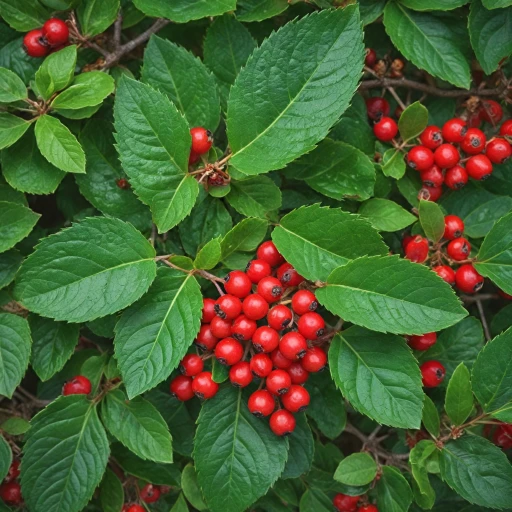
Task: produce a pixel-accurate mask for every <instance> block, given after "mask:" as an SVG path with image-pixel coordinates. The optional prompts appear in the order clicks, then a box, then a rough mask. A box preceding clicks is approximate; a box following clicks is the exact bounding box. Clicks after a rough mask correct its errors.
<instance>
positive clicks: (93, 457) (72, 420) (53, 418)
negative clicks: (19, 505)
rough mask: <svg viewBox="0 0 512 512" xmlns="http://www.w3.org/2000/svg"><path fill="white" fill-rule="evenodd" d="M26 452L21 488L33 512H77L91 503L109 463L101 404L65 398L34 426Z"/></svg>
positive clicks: (35, 420) (43, 413) (39, 416)
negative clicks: (98, 409)
mask: <svg viewBox="0 0 512 512" xmlns="http://www.w3.org/2000/svg"><path fill="white" fill-rule="evenodd" d="M31 425H32V426H31V428H30V430H29V431H28V433H27V434H26V439H27V442H26V443H25V446H24V449H23V452H24V456H23V472H22V475H21V488H22V493H23V498H24V500H25V502H26V504H27V506H28V507H29V508H30V510H33V511H34V512H63V511H64V510H66V512H78V511H79V510H82V509H83V508H84V507H85V505H86V504H87V502H88V501H89V500H90V499H91V497H92V494H93V492H94V490H95V489H96V487H97V486H98V484H99V483H100V481H101V478H102V476H103V473H104V471H105V467H106V465H107V461H108V457H109V452H110V449H109V443H108V439H107V434H106V433H105V429H104V428H103V425H102V424H101V422H100V420H99V418H98V413H97V411H96V404H95V403H94V402H90V401H89V400H87V398H86V397H85V396H84V395H73V396H63V397H60V398H58V399H57V400H55V401H54V402H52V403H51V404H50V405H48V406H47V407H46V408H45V409H43V410H42V411H41V412H40V413H39V414H37V415H36V416H35V417H34V418H33V419H32V422H31Z"/></svg>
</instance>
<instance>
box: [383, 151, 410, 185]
mask: <svg viewBox="0 0 512 512" xmlns="http://www.w3.org/2000/svg"><path fill="white" fill-rule="evenodd" d="M405 170H406V166H405V160H404V155H403V153H402V152H401V151H397V150H396V149H395V148H390V149H387V150H386V151H385V152H384V154H383V155H382V172H383V174H384V176H389V177H391V178H395V180H399V179H401V178H403V176H404V174H405Z"/></svg>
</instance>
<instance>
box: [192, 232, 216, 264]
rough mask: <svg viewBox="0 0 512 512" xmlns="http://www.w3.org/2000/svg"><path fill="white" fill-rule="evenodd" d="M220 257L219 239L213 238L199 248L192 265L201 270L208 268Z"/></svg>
mask: <svg viewBox="0 0 512 512" xmlns="http://www.w3.org/2000/svg"><path fill="white" fill-rule="evenodd" d="M220 257H221V247H220V239H219V238H213V239H212V240H210V241H209V242H207V243H206V244H205V245H204V246H203V247H201V249H199V252H198V253H197V256H196V259H195V260H194V267H195V268H200V269H203V270H210V269H212V268H213V267H215V266H216V265H217V263H219V261H220Z"/></svg>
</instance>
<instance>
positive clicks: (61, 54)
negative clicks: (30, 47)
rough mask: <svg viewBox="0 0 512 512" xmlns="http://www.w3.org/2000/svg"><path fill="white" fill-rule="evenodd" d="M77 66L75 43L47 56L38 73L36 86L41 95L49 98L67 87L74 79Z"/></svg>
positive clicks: (46, 98)
mask: <svg viewBox="0 0 512 512" xmlns="http://www.w3.org/2000/svg"><path fill="white" fill-rule="evenodd" d="M75 66H76V46H75V45H71V46H67V47H66V48H62V50H59V51H58V52H55V53H52V54H51V55H49V56H48V57H46V59H44V61H43V63H42V64H41V67H40V68H39V69H38V70H37V73H36V86H37V90H38V92H39V94H40V95H41V97H42V98H43V99H45V100H48V99H49V98H50V97H51V96H52V94H53V93H54V92H56V91H61V90H62V89H64V88H65V87H67V86H68V85H69V83H70V82H71V80H72V79H73V74H74V72H75Z"/></svg>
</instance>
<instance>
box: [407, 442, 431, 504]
mask: <svg viewBox="0 0 512 512" xmlns="http://www.w3.org/2000/svg"><path fill="white" fill-rule="evenodd" d="M435 452H436V445H435V443H434V442H433V441H425V440H423V441H420V442H419V443H418V444H417V445H416V446H414V448H413V449H412V450H411V453H410V455H409V463H410V465H411V469H412V476H413V478H414V480H413V488H414V484H416V489H415V490H416V491H417V494H419V495H420V496H419V498H420V499H419V504H420V505H421V506H422V508H426V509H431V508H432V506H433V505H434V501H435V499H436V494H435V491H434V489H433V488H432V485H431V484H430V481H429V479H428V472H427V461H428V459H429V457H430V456H431V455H432V454H433V453H435ZM415 494H416V492H415ZM416 500H417V501H418V497H416Z"/></svg>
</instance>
